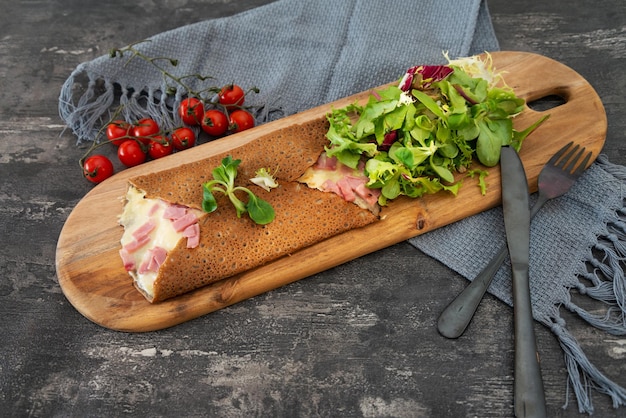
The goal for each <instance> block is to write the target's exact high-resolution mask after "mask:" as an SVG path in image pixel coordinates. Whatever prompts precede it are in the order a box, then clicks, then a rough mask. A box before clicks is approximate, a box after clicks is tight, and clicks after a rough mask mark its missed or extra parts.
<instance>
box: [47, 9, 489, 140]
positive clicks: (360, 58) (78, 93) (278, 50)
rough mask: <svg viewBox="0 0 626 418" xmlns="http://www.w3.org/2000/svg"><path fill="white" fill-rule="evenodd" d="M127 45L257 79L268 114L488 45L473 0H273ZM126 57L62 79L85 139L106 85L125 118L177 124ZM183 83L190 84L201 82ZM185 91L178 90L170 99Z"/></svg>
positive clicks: (223, 79) (191, 66) (210, 71)
mask: <svg viewBox="0 0 626 418" xmlns="http://www.w3.org/2000/svg"><path fill="white" fill-rule="evenodd" d="M131 41H133V42H134V41H138V40H131ZM137 48H138V49H140V50H141V51H142V52H143V53H144V54H146V55H147V56H149V57H167V58H175V59H178V60H179V64H178V66H177V67H176V68H172V69H171V70H172V72H173V73H176V74H178V75H179V76H180V75H190V74H199V75H203V76H207V75H210V76H212V77H214V79H213V80H209V83H213V85H215V83H218V85H222V84H228V83H232V82H236V83H237V84H239V85H241V86H244V87H252V86H256V87H258V88H259V89H260V90H261V92H260V93H259V94H258V95H254V96H252V97H251V100H252V101H254V102H255V103H256V104H263V105H266V108H265V110H266V113H269V110H276V108H279V110H280V111H278V112H273V113H272V114H269V115H267V119H268V120H269V119H272V118H276V117H279V116H285V115H290V114H293V113H296V112H299V111H302V110H305V109H309V108H312V107H315V106H317V105H321V104H324V103H328V102H331V101H333V100H336V99H339V98H342V97H346V96H349V95H351V94H354V93H358V92H361V91H364V90H367V89H369V88H372V87H377V86H379V85H381V84H383V83H387V82H390V81H393V80H395V79H396V78H399V77H400V76H401V75H402V74H403V73H404V71H405V70H406V69H407V68H408V67H410V66H412V65H415V63H429V64H440V63H445V57H444V55H443V52H444V51H447V52H449V54H450V57H452V58H455V57H460V56H467V55H471V54H474V53H481V52H484V51H486V50H495V49H498V43H497V41H496V38H495V35H494V32H493V28H492V26H491V21H490V18H489V13H488V10H487V7H486V4H485V3H483V2H481V1H480V0H471V1H467V0H446V1H433V0H428V1H420V2H408V1H405V0H391V1H389V0H388V1H373V0H369V1H368V0H349V1H330V0H316V1H297V0H282V1H277V2H275V3H271V4H268V5H266V6H262V7H258V8H256V9H252V10H249V11H247V12H243V13H241V14H238V15H235V16H231V17H227V18H221V19H213V20H207V21H203V22H200V23H196V24H192V25H188V26H184V27H181V28H178V29H175V30H172V31H168V32H164V33H161V34H158V35H156V36H154V37H153V38H151V39H150V42H146V43H142V44H139V45H137ZM127 61H128V59H127V58H116V59H111V58H110V57H109V56H103V57H101V58H98V59H95V60H93V61H90V62H86V63H83V64H81V65H80V66H78V67H77V68H76V69H75V71H74V72H73V73H72V75H71V76H70V77H69V79H68V80H67V81H66V83H65V84H64V86H63V89H62V91H61V97H60V104H59V111H60V114H61V117H62V118H63V119H64V120H65V121H66V122H67V125H68V126H69V128H70V129H72V131H73V132H74V133H75V134H76V135H77V137H78V139H79V141H90V140H92V139H93V138H94V136H95V133H96V131H97V129H98V128H99V126H100V124H101V123H102V120H103V119H102V118H103V115H104V120H108V116H109V115H108V114H107V112H106V110H107V109H108V108H109V107H110V105H111V104H112V103H113V102H114V100H115V87H118V88H120V89H121V92H122V93H123V94H122V100H123V104H124V105H125V107H124V114H123V116H126V117H127V118H128V119H129V120H132V119H133V118H135V117H136V116H142V115H145V114H148V115H150V116H153V117H155V118H156V119H157V120H158V121H159V122H160V124H161V126H163V127H164V128H166V129H167V128H172V127H174V126H176V125H178V124H179V123H180V120H178V119H177V117H176V116H177V115H174V118H168V117H164V116H165V115H167V112H164V110H165V108H166V107H167V106H168V105H170V106H171V103H170V102H169V101H168V99H166V98H165V97H164V96H163V95H161V92H163V91H165V90H166V84H165V81H164V79H163V77H162V75H161V73H160V72H159V71H157V70H155V68H154V67H152V66H150V65H149V64H147V63H146V62H145V61H142V60H140V59H134V60H132V61H130V62H127ZM159 64H165V62H160V63H159ZM187 81H188V82H189V83H190V85H191V87H192V90H196V91H198V90H200V89H201V87H202V85H201V83H200V82H195V81H194V80H193V79H191V78H190V79H187ZM170 84H171V83H170ZM96 92H97V93H96ZM185 93H186V92H185V91H184V90H182V89H179V90H178V92H177V95H176V97H175V98H174V105H175V104H176V103H177V102H179V101H180V100H181V97H182V95H183V94H185ZM146 94H147V96H148V97H149V98H150V100H149V101H148V102H149V105H148V106H146V104H145V102H146V101H145V100H142V96H145V95H146ZM270 108H271V109H270Z"/></svg>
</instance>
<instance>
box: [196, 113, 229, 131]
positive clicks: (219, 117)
mask: <svg viewBox="0 0 626 418" xmlns="http://www.w3.org/2000/svg"><path fill="white" fill-rule="evenodd" d="M202 130H203V131H204V132H206V133H208V134H209V135H212V136H222V135H224V134H225V133H226V131H227V130H228V119H227V118H226V115H225V114H224V112H222V111H219V110H217V109H210V110H207V111H206V112H205V113H204V117H203V118H202Z"/></svg>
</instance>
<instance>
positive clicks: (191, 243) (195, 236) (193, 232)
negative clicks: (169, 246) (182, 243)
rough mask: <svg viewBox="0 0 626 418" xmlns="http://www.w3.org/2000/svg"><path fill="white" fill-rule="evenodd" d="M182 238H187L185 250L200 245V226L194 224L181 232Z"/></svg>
mask: <svg viewBox="0 0 626 418" xmlns="http://www.w3.org/2000/svg"><path fill="white" fill-rule="evenodd" d="M183 237H185V238H187V248H196V247H197V246H198V244H200V225H198V223H197V222H196V223H194V224H192V225H189V226H188V227H187V228H185V230H184V231H183Z"/></svg>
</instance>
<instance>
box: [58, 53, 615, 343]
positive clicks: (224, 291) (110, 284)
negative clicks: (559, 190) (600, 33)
mask: <svg viewBox="0 0 626 418" xmlns="http://www.w3.org/2000/svg"><path fill="white" fill-rule="evenodd" d="M492 57H493V63H494V67H495V68H496V71H501V72H502V73H503V74H504V77H505V82H506V83H507V85H509V86H510V87H511V88H513V90H514V91H515V92H516V94H518V95H519V96H520V97H523V98H524V99H526V100H527V102H529V103H532V102H536V101H537V100H539V99H542V98H545V97H549V96H559V97H561V98H562V99H563V101H564V103H563V104H561V105H559V106H557V107H553V108H551V109H549V110H545V111H543V112H537V111H534V110H532V109H531V108H526V110H525V111H524V112H523V113H522V114H520V115H519V116H518V117H517V118H516V120H515V123H516V126H517V127H518V129H520V130H521V129H523V128H525V127H526V126H529V125H530V124H532V123H533V122H534V121H536V120H537V119H539V118H540V117H542V115H543V114H546V113H548V114H549V115H550V117H549V119H548V120H547V121H546V122H545V123H544V124H543V125H542V126H541V127H540V128H539V129H537V131H535V132H534V133H533V134H531V136H530V137H529V138H528V139H527V142H526V143H525V144H524V146H523V147H522V151H521V152H520V155H521V157H522V160H523V163H524V167H525V170H526V173H527V177H528V181H529V184H530V185H531V191H535V190H536V187H537V176H538V175H539V171H540V170H541V167H542V166H543V165H544V164H545V162H546V161H547V160H548V158H550V156H551V155H553V154H554V153H555V152H556V151H557V150H559V149H560V148H561V147H562V146H563V145H565V144H566V143H568V142H570V141H574V142H576V143H577V144H580V145H581V146H584V147H586V148H587V149H588V150H590V151H592V152H593V155H594V156H597V155H598V153H599V152H600V150H601V149H602V146H603V144H604V139H605V135H606V129H607V125H606V115H605V113H604V107H603V106H602V102H601V101H600V98H599V97H598V95H597V94H596V92H595V90H594V89H593V88H592V87H591V85H590V84H589V83H588V82H587V81H586V80H585V79H584V78H583V77H581V76H580V75H579V74H577V73H576V72H575V71H573V70H572V69H570V68H568V67H567V66H565V65H563V64H560V63H558V62H555V61H554V60H552V59H549V58H547V57H543V56H540V55H537V54H532V53H522V52H495V53H493V55H492ZM368 96H369V92H363V93H361V94H358V95H355V96H352V97H348V98H345V99H342V100H339V101H337V102H334V103H332V104H329V105H323V106H320V107H316V108H314V109H311V110H309V111H306V112H302V113H300V114H296V115H294V116H290V117H287V118H284V119H280V120H277V121H275V122H272V123H268V124H266V125H263V126H260V127H258V128H256V129H252V130H249V131H245V132H242V133H240V134H238V135H234V136H231V137H228V138H226V139H223V140H218V141H214V142H211V143H208V144H204V145H202V146H199V147H196V148H195V149H194V152H193V154H191V153H189V152H186V153H176V154H174V155H172V156H169V157H167V158H164V159H160V160H155V161H153V162H152V163H150V164H144V165H141V166H138V167H136V168H134V169H131V170H125V171H123V172H121V173H119V174H117V175H116V176H115V177H114V178H112V179H110V180H107V181H106V182H104V183H102V184H100V185H99V186H98V187H96V188H94V189H93V190H92V191H91V192H90V193H89V194H87V195H86V196H85V198H84V199H82V200H81V202H79V203H78V205H77V206H76V208H75V209H74V210H73V211H72V213H71V215H70V216H69V217H68V219H67V222H66V223H65V226H64V227H63V230H62V231H61V235H60V237H59V241H58V246H57V262H56V264H57V274H58V277H59V284H60V285H61V288H62V289H63V292H64V293H65V295H66V297H67V298H68V300H69V301H70V302H71V303H72V305H74V306H75V307H76V309H77V310H78V311H79V312H81V313H82V314H83V315H85V316H86V317H87V318H89V319H91V320H92V321H94V322H96V323H98V324H100V325H102V326H105V327H107V328H112V329H116V330H122V331H153V330H157V329H161V328H165V327H169V326H172V325H177V324H180V323H181V322H184V321H188V320H190V319H194V318H197V317H198V316H201V315H204V314H207V313H209V312H213V311H215V310H218V309H221V308H223V307H225V306H229V305H232V304H233V303H236V302H240V301H242V300H245V299H247V298H250V297H252V296H256V295H259V294H260V293H263V292H267V291H269V290H273V289H276V288H278V287H280V286H284V285H286V284H289V283H292V282H294V281H296V280H299V279H302V278H305V277H308V276H310V275H313V274H315V273H319V272H321V271H324V270H327V269H330V268H332V267H335V266H337V265H339V264H342V263H345V262H347V261H350V260H353V259H355V258H358V257H360V256H363V255H365V254H369V253H371V252H374V251H377V250H380V249H382V248H385V247H388V246H390V245H393V244H396V243H399V242H401V241H404V240H406V239H408V238H411V237H414V236H416V235H419V234H422V233H425V232H428V231H431V230H433V229H435V228H438V227H441V226H444V225H447V224H449V223H452V222H455V221H458V220H460V219H463V218H465V217H467V216H471V215H474V214H477V213H479V212H482V211H484V210H486V209H489V208H491V207H494V206H496V205H498V204H500V179H499V171H500V169H499V167H497V166H496V167H492V168H490V169H488V171H489V176H488V183H489V187H488V189H487V193H486V195H485V196H482V195H481V194H480V190H479V188H478V187H472V181H471V180H466V181H465V184H464V187H462V188H461V191H460V192H459V194H458V195H457V196H452V195H450V194H448V193H437V194H435V195H430V196H426V197H424V198H421V199H408V198H402V199H397V200H396V201H394V202H392V203H391V204H389V205H388V206H387V207H385V208H383V210H382V212H381V220H380V221H378V222H376V223H374V224H371V225H368V226H367V227H364V228H359V229H356V230H352V231H349V232H347V233H343V234H340V235H337V236H335V237H332V238H330V239H328V240H325V241H323V242H320V243H318V244H316V245H313V246H311V247H308V248H305V249H303V250H301V251H298V252H296V253H294V254H292V255H290V256H288V257H283V258H281V259H278V260H276V261H274V262H271V263H268V264H266V265H264V266H262V267H259V268H256V269H253V270H249V271H247V272H245V273H243V274H239V275H236V276H233V277H231V278H228V279H225V280H222V281H220V282H218V283H215V284H213V285H209V286H205V287H204V288H202V289H199V290H196V291H194V292H190V293H188V294H186V295H183V296H180V297H176V298H173V299H170V300H167V301H164V302H160V303H155V304H150V303H149V302H147V301H146V300H145V298H144V297H143V296H142V295H141V294H140V293H139V292H137V291H136V290H135V289H134V287H133V285H132V279H131V278H130V276H129V275H128V274H127V273H126V271H125V270H124V268H123V265H122V263H121V260H120V258H119V254H118V251H119V248H120V244H119V241H120V238H121V234H122V232H123V229H122V228H121V227H120V226H119V225H118V223H117V218H118V216H119V215H120V213H121V207H122V205H121V202H122V199H123V196H124V195H125V192H126V188H127V180H128V179H129V178H131V177H133V176H136V175H139V174H145V173H151V172H156V171H159V170H163V169H166V168H169V167H176V166H178V165H180V164H183V163H185V162H191V161H196V160H200V159H204V158H207V157H210V156H213V155H215V154H218V153H221V152H224V151H232V152H233V154H234V155H236V153H237V151H236V149H237V147H239V146H241V145H243V144H246V143H248V142H250V141H256V140H258V138H260V137H262V136H263V135H266V134H271V133H272V132H274V131H278V130H280V129H283V128H285V127H286V126H290V125H293V124H302V123H305V122H308V121H311V120H315V119H320V118H324V117H325V115H326V114H327V113H328V112H329V110H330V109H331V108H339V107H343V106H345V105H347V104H349V103H353V102H354V101H355V100H360V101H361V102H363V101H365V100H367V97H368ZM483 168H484V167H483ZM94 208H98V210H94Z"/></svg>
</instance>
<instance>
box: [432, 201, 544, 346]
mask: <svg viewBox="0 0 626 418" xmlns="http://www.w3.org/2000/svg"><path fill="white" fill-rule="evenodd" d="M547 201H548V199H547V198H546V197H545V196H544V195H542V194H541V193H540V194H539V196H538V197H537V201H536V202H535V204H534V205H533V207H532V209H531V210H530V217H531V218H533V217H534V216H535V215H536V214H537V212H539V209H541V208H542V207H543V205H544V204H545V203H546V202H547ZM507 254H508V249H507V247H506V245H503V246H502V247H501V248H500V249H499V250H498V252H497V253H496V255H495V256H494V257H493V258H492V259H491V261H490V262H489V264H487V265H486V266H485V268H484V269H483V270H482V271H481V272H480V273H478V275H477V276H476V278H475V279H474V280H473V281H471V282H470V283H469V284H468V285H467V286H466V287H465V289H463V291H462V292H461V293H459V294H458V296H457V297H456V298H455V299H454V300H453V301H452V302H450V304H449V305H448V306H447V307H446V309H444V311H443V312H442V313H441V315H440V316H439V319H438V320H437V330H438V331H439V333H440V334H441V335H443V336H444V337H446V338H458V337H460V336H461V335H462V334H463V332H465V329H466V328H467V326H468V325H469V323H470V322H471V320H472V318H473V317H474V313H475V312H476V309H477V308H478V305H479V304H480V301H481V300H482V298H483V296H484V295H485V293H486V292H487V289H488V288H489V285H490V284H491V282H492V280H493V278H494V277H495V275H496V273H497V272H498V270H499V269H500V266H501V265H502V263H503V262H504V259H505V258H506V255H507Z"/></svg>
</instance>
